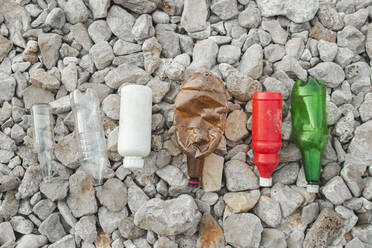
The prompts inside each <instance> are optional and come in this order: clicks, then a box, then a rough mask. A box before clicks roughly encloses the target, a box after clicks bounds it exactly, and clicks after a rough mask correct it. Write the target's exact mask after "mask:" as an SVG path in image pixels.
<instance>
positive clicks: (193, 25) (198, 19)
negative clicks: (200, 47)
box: [181, 0, 208, 33]
mask: <svg viewBox="0 0 372 248" xmlns="http://www.w3.org/2000/svg"><path fill="white" fill-rule="evenodd" d="M207 15H208V9H207V4H206V1H205V0H202V1H198V0H186V1H185V2H184V6H183V11H182V17H181V25H182V26H183V27H184V28H185V29H186V31H187V32H190V33H192V32H197V31H202V30H204V29H205V28H206V27H207Z"/></svg>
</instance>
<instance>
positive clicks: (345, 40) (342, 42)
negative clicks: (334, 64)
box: [337, 26, 365, 54]
mask: <svg viewBox="0 0 372 248" xmlns="http://www.w3.org/2000/svg"><path fill="white" fill-rule="evenodd" d="M364 41H365V36H364V35H363V33H362V32H360V31H359V30H358V29H356V28H355V27H353V26H346V27H345V28H344V29H343V30H342V31H340V32H338V33H337V45H338V46H339V47H347V48H349V49H350V50H351V51H353V52H354V53H356V54H359V53H361V52H363V51H364V50H365V46H364Z"/></svg>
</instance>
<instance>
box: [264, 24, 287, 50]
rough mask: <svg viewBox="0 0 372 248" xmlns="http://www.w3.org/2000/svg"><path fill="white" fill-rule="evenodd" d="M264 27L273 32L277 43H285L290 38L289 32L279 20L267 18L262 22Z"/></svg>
mask: <svg viewBox="0 0 372 248" xmlns="http://www.w3.org/2000/svg"><path fill="white" fill-rule="evenodd" d="M262 29H263V30H265V31H267V32H269V33H270V34H271V38H272V39H273V41H274V42H275V43H278V44H282V45H284V44H285V43H286V41H287V38H288V32H287V31H285V30H284V29H283V28H282V27H281V26H280V23H279V21H278V20H265V21H263V22H262Z"/></svg>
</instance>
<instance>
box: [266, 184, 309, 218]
mask: <svg viewBox="0 0 372 248" xmlns="http://www.w3.org/2000/svg"><path fill="white" fill-rule="evenodd" d="M271 198H272V199H273V200H275V201H277V202H279V204H280V208H281V210H282V214H283V217H284V218H285V217H287V216H289V215H291V214H292V213H293V212H294V211H296V209H297V208H298V207H299V206H301V204H302V203H303V201H304V197H303V196H302V195H301V194H300V193H298V192H297V191H295V190H294V189H292V188H290V187H289V186H286V185H283V184H281V183H277V184H275V185H274V186H273V187H272V189H271Z"/></svg>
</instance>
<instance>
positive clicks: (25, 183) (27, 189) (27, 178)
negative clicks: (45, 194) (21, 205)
mask: <svg viewBox="0 0 372 248" xmlns="http://www.w3.org/2000/svg"><path fill="white" fill-rule="evenodd" d="M42 179H43V176H42V174H41V170H40V167H39V166H36V165H34V166H30V167H28V168H27V170H26V173H25V175H24V177H23V180H22V182H21V185H19V188H18V193H17V198H21V199H24V198H27V197H30V196H32V195H34V194H35V193H36V192H38V191H39V185H40V182H41V180H42Z"/></svg>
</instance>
